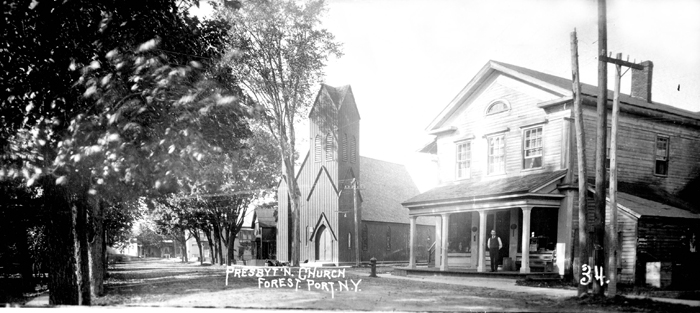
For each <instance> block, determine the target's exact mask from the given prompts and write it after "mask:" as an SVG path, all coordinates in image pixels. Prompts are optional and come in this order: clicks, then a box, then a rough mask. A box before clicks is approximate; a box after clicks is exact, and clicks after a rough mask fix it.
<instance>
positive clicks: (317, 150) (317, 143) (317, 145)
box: [314, 135, 321, 162]
mask: <svg viewBox="0 0 700 313" xmlns="http://www.w3.org/2000/svg"><path fill="white" fill-rule="evenodd" d="M314 161H315V162H321V136H319V135H316V138H315V139H314Z"/></svg>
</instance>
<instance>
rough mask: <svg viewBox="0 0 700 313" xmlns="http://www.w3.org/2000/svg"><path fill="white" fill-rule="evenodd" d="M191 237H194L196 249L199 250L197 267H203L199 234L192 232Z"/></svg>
mask: <svg viewBox="0 0 700 313" xmlns="http://www.w3.org/2000/svg"><path fill="white" fill-rule="evenodd" d="M192 237H194V240H195V241H196V242H197V248H198V249H199V265H204V254H203V251H202V240H201V238H199V234H198V233H197V232H196V231H194V232H192Z"/></svg>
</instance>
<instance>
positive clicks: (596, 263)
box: [592, 0, 608, 296]
mask: <svg viewBox="0 0 700 313" xmlns="http://www.w3.org/2000/svg"><path fill="white" fill-rule="evenodd" d="M606 16H607V12H606V4H605V0H598V102H597V110H596V112H597V115H598V125H597V126H598V127H597V128H598V130H597V132H596V155H595V156H596V158H595V198H594V200H595V201H594V203H595V209H594V212H593V216H594V221H593V227H594V229H593V231H594V233H593V238H594V239H593V266H592V267H593V268H594V269H598V268H599V267H601V266H602V267H603V268H604V263H605V259H604V258H605V255H604V253H603V251H604V247H605V240H604V237H605V159H606V158H605V155H606V152H607V151H606V138H607V136H606V135H607V134H606V133H607V124H608V123H607V122H608V120H607V119H608V117H607V115H608V111H607V103H608V68H607V66H608V63H607V62H606V61H605V60H604V58H605V56H606V55H607V50H608V34H607V33H608V29H607V17H606ZM601 280H602V279H601ZM601 280H599V279H594V280H593V294H594V295H598V296H604V292H605V290H604V289H603V285H602V284H601Z"/></svg>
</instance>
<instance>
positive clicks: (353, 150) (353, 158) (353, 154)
mask: <svg viewBox="0 0 700 313" xmlns="http://www.w3.org/2000/svg"><path fill="white" fill-rule="evenodd" d="M355 162H357V140H356V139H355V136H352V138H350V163H355Z"/></svg>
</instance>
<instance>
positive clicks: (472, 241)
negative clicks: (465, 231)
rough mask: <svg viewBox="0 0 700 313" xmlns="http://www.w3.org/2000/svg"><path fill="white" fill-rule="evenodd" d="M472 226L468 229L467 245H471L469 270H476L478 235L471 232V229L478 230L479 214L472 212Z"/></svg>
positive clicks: (477, 263)
mask: <svg viewBox="0 0 700 313" xmlns="http://www.w3.org/2000/svg"><path fill="white" fill-rule="evenodd" d="M471 214H472V224H471V225H470V227H469V239H470V240H469V244H471V248H470V250H469V251H471V257H470V261H471V268H476V267H477V266H479V240H478V235H477V234H478V233H477V232H475V231H472V228H476V229H477V230H478V229H479V212H472V213H471Z"/></svg>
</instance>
